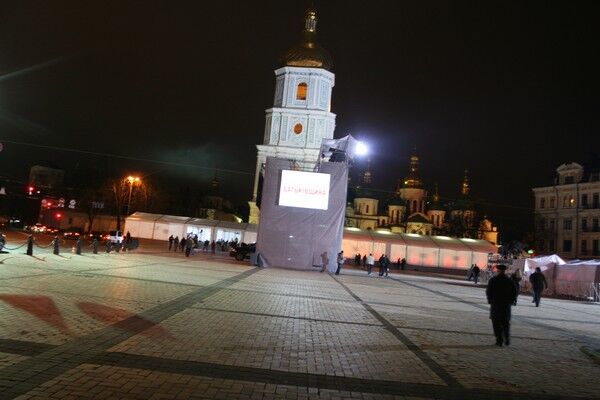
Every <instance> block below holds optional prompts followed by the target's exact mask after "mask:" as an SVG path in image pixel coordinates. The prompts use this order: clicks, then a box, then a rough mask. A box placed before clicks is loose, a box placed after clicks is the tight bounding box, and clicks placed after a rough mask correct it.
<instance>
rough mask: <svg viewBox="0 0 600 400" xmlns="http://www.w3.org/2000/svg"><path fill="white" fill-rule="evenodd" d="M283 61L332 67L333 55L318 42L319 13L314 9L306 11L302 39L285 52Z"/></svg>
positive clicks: (308, 65)
mask: <svg viewBox="0 0 600 400" xmlns="http://www.w3.org/2000/svg"><path fill="white" fill-rule="evenodd" d="M281 63H282V64H283V65H285V66H290V67H307V68H324V69H326V70H329V69H331V66H332V65H333V61H332V59H331V55H330V54H329V52H328V51H327V50H325V49H324V48H322V47H321V46H319V44H318V43H317V13H316V12H315V11H314V10H311V9H309V10H308V11H306V19H305V23H304V30H303V31H302V41H301V42H300V43H299V44H297V45H295V46H293V47H291V48H290V49H289V50H288V51H286V52H285V53H284V54H283V56H282V57H281Z"/></svg>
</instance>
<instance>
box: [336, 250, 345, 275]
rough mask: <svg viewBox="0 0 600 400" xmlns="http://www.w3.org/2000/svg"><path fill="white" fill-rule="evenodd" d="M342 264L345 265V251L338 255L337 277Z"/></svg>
mask: <svg viewBox="0 0 600 400" xmlns="http://www.w3.org/2000/svg"><path fill="white" fill-rule="evenodd" d="M342 264H344V250H342V251H340V252H339V253H338V255H337V269H336V270H335V274H336V275H339V274H340V270H341V269H342Z"/></svg>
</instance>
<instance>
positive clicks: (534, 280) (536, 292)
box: [529, 267, 548, 307]
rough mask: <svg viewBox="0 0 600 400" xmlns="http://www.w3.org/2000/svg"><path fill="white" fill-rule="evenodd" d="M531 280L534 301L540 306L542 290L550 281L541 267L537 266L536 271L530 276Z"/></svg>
mask: <svg viewBox="0 0 600 400" xmlns="http://www.w3.org/2000/svg"><path fill="white" fill-rule="evenodd" d="M529 282H531V289H532V290H533V301H532V303H535V306H536V307H539V306H540V300H541V299H542V292H543V291H544V289H546V288H547V287H548V282H547V281H546V277H545V276H544V274H542V270H541V269H540V267H535V272H534V273H533V274H531V275H530V276H529Z"/></svg>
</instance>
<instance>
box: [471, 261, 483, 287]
mask: <svg viewBox="0 0 600 400" xmlns="http://www.w3.org/2000/svg"><path fill="white" fill-rule="evenodd" d="M471 272H472V273H473V282H475V284H476V285H477V282H478V281H479V273H480V272H481V270H480V269H479V267H478V266H477V264H473V269H472V270H471Z"/></svg>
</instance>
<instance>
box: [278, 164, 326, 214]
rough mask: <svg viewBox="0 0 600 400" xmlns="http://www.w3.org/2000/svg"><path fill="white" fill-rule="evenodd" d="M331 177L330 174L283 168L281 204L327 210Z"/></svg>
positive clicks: (280, 190)
mask: <svg viewBox="0 0 600 400" xmlns="http://www.w3.org/2000/svg"><path fill="white" fill-rule="evenodd" d="M329 178H330V176H329V174H320V173H316V172H302V171H290V170H282V171H281V186H280V189H279V205H280V206H286V207H299V208H310V209H314V210H327V208H328V207H329Z"/></svg>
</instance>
